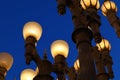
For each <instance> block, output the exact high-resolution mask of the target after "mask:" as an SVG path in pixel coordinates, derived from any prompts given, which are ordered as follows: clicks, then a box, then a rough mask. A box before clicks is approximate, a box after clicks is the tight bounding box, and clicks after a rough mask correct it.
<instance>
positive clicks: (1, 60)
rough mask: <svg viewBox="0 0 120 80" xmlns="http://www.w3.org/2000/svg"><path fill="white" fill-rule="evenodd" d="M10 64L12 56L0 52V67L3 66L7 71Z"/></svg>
mask: <svg viewBox="0 0 120 80" xmlns="http://www.w3.org/2000/svg"><path fill="white" fill-rule="evenodd" d="M12 64H13V57H12V56H11V55H10V54H9V53H6V52H2V53H0V67H3V68H5V69H6V70H7V71H8V70H9V69H10V68H11V66H12Z"/></svg>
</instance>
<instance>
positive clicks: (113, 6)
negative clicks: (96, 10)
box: [101, 1, 117, 16]
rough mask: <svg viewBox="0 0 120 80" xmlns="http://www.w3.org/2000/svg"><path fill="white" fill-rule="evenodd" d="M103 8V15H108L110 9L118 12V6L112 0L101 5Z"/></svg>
mask: <svg viewBox="0 0 120 80" xmlns="http://www.w3.org/2000/svg"><path fill="white" fill-rule="evenodd" d="M101 10H102V13H103V15H104V16H106V15H107V12H108V11H109V10H111V11H114V12H117V6H116V4H115V3H114V2H112V1H105V2H104V3H103V5H102V7H101Z"/></svg>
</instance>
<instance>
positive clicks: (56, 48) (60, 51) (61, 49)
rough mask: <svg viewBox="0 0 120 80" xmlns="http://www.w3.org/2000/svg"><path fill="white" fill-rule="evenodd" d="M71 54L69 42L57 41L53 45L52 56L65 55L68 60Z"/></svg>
mask: <svg viewBox="0 0 120 80" xmlns="http://www.w3.org/2000/svg"><path fill="white" fill-rule="evenodd" d="M68 52H69V46H68V44H67V42H65V41H63V40H56V41H54V42H53V43H52V45H51V53H52V56H53V57H55V56H57V55H63V56H64V57H66V58H67V56H68Z"/></svg>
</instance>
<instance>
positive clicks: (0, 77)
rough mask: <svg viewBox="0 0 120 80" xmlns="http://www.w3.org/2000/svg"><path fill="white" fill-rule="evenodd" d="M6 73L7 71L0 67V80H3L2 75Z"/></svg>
mask: <svg viewBox="0 0 120 80" xmlns="http://www.w3.org/2000/svg"><path fill="white" fill-rule="evenodd" d="M6 71H7V70H6V69H5V68H3V67H0V80H5V77H4V75H5V72H6Z"/></svg>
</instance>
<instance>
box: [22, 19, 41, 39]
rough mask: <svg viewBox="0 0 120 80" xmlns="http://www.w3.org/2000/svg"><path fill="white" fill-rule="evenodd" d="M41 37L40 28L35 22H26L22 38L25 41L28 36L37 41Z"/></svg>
mask: <svg viewBox="0 0 120 80" xmlns="http://www.w3.org/2000/svg"><path fill="white" fill-rule="evenodd" d="M41 35H42V27H41V25H40V24H39V23H37V22H34V21H33V22H28V23H26V24H25V25H24V27H23V37H24V39H26V38H27V37H29V36H32V37H34V38H35V39H36V40H39V39H40V37H41Z"/></svg>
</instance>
